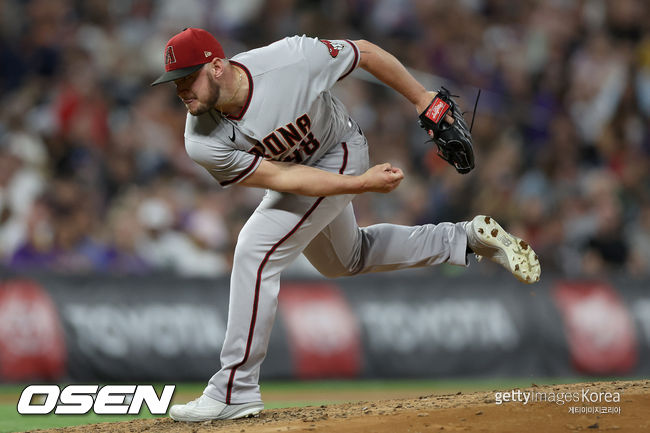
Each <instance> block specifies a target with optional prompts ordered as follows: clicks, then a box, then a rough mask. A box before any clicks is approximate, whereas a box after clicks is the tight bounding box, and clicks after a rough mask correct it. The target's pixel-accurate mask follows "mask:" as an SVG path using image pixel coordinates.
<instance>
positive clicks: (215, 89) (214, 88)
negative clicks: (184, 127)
mask: <svg viewBox="0 0 650 433" xmlns="http://www.w3.org/2000/svg"><path fill="white" fill-rule="evenodd" d="M208 86H209V93H208V97H207V99H206V100H205V101H198V100H196V101H195V102H196V108H194V109H191V108H190V107H187V111H189V112H190V114H191V115H193V116H200V115H201V114H204V113H207V112H208V111H210V110H211V109H212V108H215V107H216V106H217V101H218V100H219V96H220V95H221V89H220V88H219V84H217V83H216V82H215V81H212V79H210V78H209V79H208Z"/></svg>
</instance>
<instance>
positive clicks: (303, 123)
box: [296, 113, 311, 135]
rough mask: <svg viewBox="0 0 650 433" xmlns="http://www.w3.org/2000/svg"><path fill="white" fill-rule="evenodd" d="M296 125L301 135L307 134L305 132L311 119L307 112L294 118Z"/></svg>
mask: <svg viewBox="0 0 650 433" xmlns="http://www.w3.org/2000/svg"><path fill="white" fill-rule="evenodd" d="M296 125H298V129H300V132H302V135H307V133H308V132H309V130H310V129H311V119H310V118H309V116H308V115H307V113H305V114H303V115H302V116H300V117H299V118H297V119H296Z"/></svg>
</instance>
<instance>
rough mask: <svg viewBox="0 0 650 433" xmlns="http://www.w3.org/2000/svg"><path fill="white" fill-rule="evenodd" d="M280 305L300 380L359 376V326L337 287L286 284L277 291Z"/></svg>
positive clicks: (316, 284)
mask: <svg viewBox="0 0 650 433" xmlns="http://www.w3.org/2000/svg"><path fill="white" fill-rule="evenodd" d="M279 305H280V311H281V315H282V318H283V320H284V322H285V325H286V328H287V333H288V335H289V345H290V347H291V352H292V357H293V362H294V367H295V369H296V375H297V376H298V377H299V378H301V379H309V378H312V379H313V378H322V377H355V376H358V375H359V373H360V372H361V368H362V365H361V339H360V331H359V325H358V323H357V320H356V319H355V316H354V313H353V312H352V309H351V308H350V306H349V305H348V303H347V301H346V300H345V298H344V297H343V295H342V293H341V292H340V290H339V289H338V288H337V287H336V286H333V285H331V284H328V283H307V284H296V283H294V284H287V285H286V286H283V287H282V290H281V291H280V304H279Z"/></svg>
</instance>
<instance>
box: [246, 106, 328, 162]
mask: <svg viewBox="0 0 650 433" xmlns="http://www.w3.org/2000/svg"><path fill="white" fill-rule="evenodd" d="M310 129H311V119H310V118H309V116H308V115H307V114H303V115H302V116H300V117H298V118H297V119H296V120H295V122H293V123H287V124H286V125H285V126H281V127H279V128H277V129H276V130H275V131H273V132H271V133H270V134H269V135H267V136H266V137H264V139H263V140H262V142H259V141H258V142H257V143H256V144H255V146H254V148H253V149H251V151H250V152H251V153H255V154H259V155H262V156H263V157H264V158H269V159H279V160H282V161H290V162H296V163H300V162H302V161H304V160H305V159H306V158H308V157H309V156H311V155H313V154H314V152H316V150H317V149H318V148H319V147H320V141H318V139H317V138H316V137H315V136H314V133H313V132H311V131H310ZM280 137H282V138H280Z"/></svg>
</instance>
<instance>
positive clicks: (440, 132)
mask: <svg viewBox="0 0 650 433" xmlns="http://www.w3.org/2000/svg"><path fill="white" fill-rule="evenodd" d="M455 96H456V95H452V94H451V93H449V90H447V89H445V88H444V87H442V88H441V89H440V90H438V94H437V95H436V96H435V97H434V98H433V100H432V101H431V103H430V104H429V105H428V106H427V108H426V109H425V110H424V111H423V112H422V114H420V116H419V118H418V123H419V124H420V126H421V127H422V128H423V129H424V130H425V131H427V133H429V132H431V133H432V134H430V135H431V136H432V137H433V139H432V141H433V142H434V143H436V145H437V146H438V155H439V156H440V157H441V158H442V159H444V160H445V161H447V162H448V163H449V164H451V165H452V166H453V167H454V168H455V169H456V171H458V172H459V173H462V174H465V173H469V172H470V171H471V170H472V169H473V168H474V149H473V147H472V135H471V127H470V128H468V127H467V123H466V122H465V119H464V118H463V113H461V111H460V109H459V108H458V105H457V104H456V102H455V101H454V100H453V98H454V97H455ZM476 102H477V103H478V98H477V101H476ZM474 110H475V111H476V107H474ZM447 114H449V115H450V116H451V117H452V118H453V119H454V122H453V123H449V122H447V120H445V116H446V115H447ZM473 123H474V118H473V117H472V124H473ZM472 126H473V125H472Z"/></svg>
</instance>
